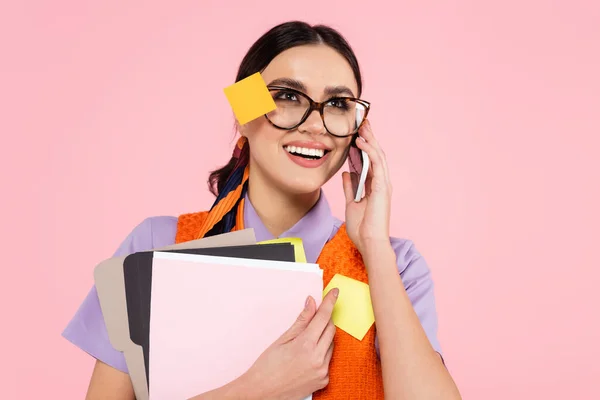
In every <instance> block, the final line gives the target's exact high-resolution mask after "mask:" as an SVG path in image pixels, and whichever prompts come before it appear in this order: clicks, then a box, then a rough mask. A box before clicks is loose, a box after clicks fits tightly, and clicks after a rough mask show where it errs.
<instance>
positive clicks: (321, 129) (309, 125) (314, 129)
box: [298, 110, 326, 135]
mask: <svg viewBox="0 0 600 400" xmlns="http://www.w3.org/2000/svg"><path fill="white" fill-rule="evenodd" d="M298 131H300V132H304V133H310V134H313V135H322V134H324V133H325V132H326V131H325V124H323V119H322V118H321V114H320V113H319V111H318V110H313V111H312V112H311V113H310V114H309V116H308V118H306V121H304V122H303V123H302V124H301V125H300V126H299V127H298Z"/></svg>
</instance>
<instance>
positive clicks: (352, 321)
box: [323, 274, 375, 340]
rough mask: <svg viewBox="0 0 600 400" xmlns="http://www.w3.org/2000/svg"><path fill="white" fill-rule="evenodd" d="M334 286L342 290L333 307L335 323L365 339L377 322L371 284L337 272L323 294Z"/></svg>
mask: <svg viewBox="0 0 600 400" xmlns="http://www.w3.org/2000/svg"><path fill="white" fill-rule="evenodd" d="M334 288H338V289H339V290H340V292H339V296H338V299H337V301H336V303H335V306H334V307H333V314H332V316H331V319H332V320H333V323H334V324H335V326H337V327H338V328H340V329H341V330H343V331H344V332H346V333H348V334H350V335H352V336H354V337H355V338H356V339H358V340H363V338H364V337H365V335H366V334H367V332H368V331H369V329H371V326H372V325H373V323H374V322H375V315H374V314H373V305H372V303H371V292H370V291H369V285H367V284H366V283H364V282H360V281H357V280H356V279H352V278H348V277H347V276H344V275H340V274H336V275H334V276H333V278H331V281H329V284H328V285H327V287H326V288H325V290H323V295H325V294H327V292H329V291H330V290H331V289H334Z"/></svg>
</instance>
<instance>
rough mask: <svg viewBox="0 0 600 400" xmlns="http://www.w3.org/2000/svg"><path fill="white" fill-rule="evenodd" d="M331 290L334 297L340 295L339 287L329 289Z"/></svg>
mask: <svg viewBox="0 0 600 400" xmlns="http://www.w3.org/2000/svg"><path fill="white" fill-rule="evenodd" d="M331 292H332V293H333V297H335V298H336V299H337V297H338V296H339V295H340V289H338V288H334V289H333V290H331Z"/></svg>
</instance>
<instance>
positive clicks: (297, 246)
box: [258, 238, 306, 263]
mask: <svg viewBox="0 0 600 400" xmlns="http://www.w3.org/2000/svg"><path fill="white" fill-rule="evenodd" d="M263 243H291V244H292V245H293V246H294V258H295V259H296V262H299V263H305V262H306V254H305V253H304V245H303V244H302V239H300V238H280V239H272V240H265V241H263V242H259V243H258V244H263Z"/></svg>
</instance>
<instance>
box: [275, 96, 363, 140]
mask: <svg viewBox="0 0 600 400" xmlns="http://www.w3.org/2000/svg"><path fill="white" fill-rule="evenodd" d="M267 88H268V89H269V93H271V96H272V97H273V100H274V101H275V105H277V108H276V109H275V110H273V111H271V112H270V113H268V114H265V117H266V118H267V120H268V121H269V122H270V123H271V125H273V126H274V127H276V128H279V129H285V130H291V129H295V128H297V127H298V126H300V125H301V124H303V123H304V121H306V119H307V118H308V116H309V115H310V114H311V113H312V112H313V111H318V112H319V114H320V115H321V119H322V120H323V125H324V126H325V129H326V130H327V132H329V133H330V134H331V135H333V136H337V137H347V136H350V135H353V134H355V133H356V132H358V130H359V128H360V126H361V125H362V123H363V122H364V121H365V119H366V118H367V114H368V113H369V108H370V107H371V104H370V103H369V102H368V101H365V100H361V99H357V98H354V97H332V98H330V99H328V100H325V101H323V102H316V101H314V100H313V99H311V98H310V97H308V96H307V95H306V94H304V93H302V92H300V91H298V90H295V89H291V88H288V87H285V86H268V87H267Z"/></svg>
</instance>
